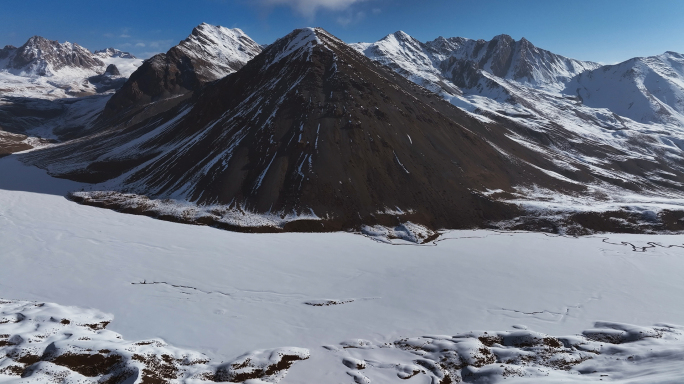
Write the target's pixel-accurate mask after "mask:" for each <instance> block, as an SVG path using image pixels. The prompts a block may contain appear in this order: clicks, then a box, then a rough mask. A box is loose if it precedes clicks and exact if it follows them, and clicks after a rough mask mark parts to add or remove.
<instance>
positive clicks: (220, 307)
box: [0, 156, 684, 383]
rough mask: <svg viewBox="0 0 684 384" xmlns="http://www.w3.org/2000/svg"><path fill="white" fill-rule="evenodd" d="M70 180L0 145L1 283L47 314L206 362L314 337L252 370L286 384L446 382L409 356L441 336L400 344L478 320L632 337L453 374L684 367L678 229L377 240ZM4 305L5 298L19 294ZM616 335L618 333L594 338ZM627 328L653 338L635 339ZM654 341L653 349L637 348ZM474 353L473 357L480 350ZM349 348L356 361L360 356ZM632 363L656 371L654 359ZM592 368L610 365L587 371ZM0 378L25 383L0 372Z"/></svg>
mask: <svg viewBox="0 0 684 384" xmlns="http://www.w3.org/2000/svg"><path fill="white" fill-rule="evenodd" d="M80 188H81V186H80V185H79V184H77V183H74V182H70V181H67V180H60V179H53V178H51V177H49V176H47V175H46V174H45V172H44V171H42V170H39V169H36V168H32V167H26V166H24V165H22V164H21V163H19V162H18V161H17V160H16V158H15V157H13V156H9V157H5V158H2V159H0V266H1V267H0V298H2V299H5V300H25V301H37V302H40V303H43V302H45V303H56V304H58V306H54V307H53V306H47V307H46V309H45V310H46V311H47V310H52V311H57V312H59V311H62V312H63V311H67V312H68V311H71V310H73V311H76V312H77V309H68V310H66V309H64V308H61V307H60V306H75V307H79V308H83V309H84V310H85V309H88V308H92V309H93V310H97V311H101V312H103V313H104V314H102V315H101V317H103V318H105V317H107V318H109V317H112V318H113V321H112V322H111V324H109V325H108V326H107V330H110V331H113V332H112V334H114V332H116V333H117V334H120V335H121V336H122V337H123V339H126V340H146V339H151V338H160V339H163V341H164V342H165V343H168V345H171V346H173V347H176V348H182V349H187V350H193V351H197V352H198V353H203V354H206V356H207V358H209V359H212V360H215V361H217V362H220V361H233V360H234V359H235V358H237V357H238V356H240V355H242V354H244V353H246V352H249V351H257V350H264V349H266V350H270V349H274V348H280V347H298V348H301V349H307V350H308V351H310V357H309V358H308V360H306V361H302V362H296V363H294V364H293V365H292V368H291V369H290V370H289V372H288V373H287V375H285V374H281V375H280V376H278V377H275V376H274V377H271V378H265V379H264V380H266V381H268V380H271V381H278V380H281V379H282V381H281V382H283V383H306V382H319V383H323V382H326V383H338V382H339V383H354V382H357V383H362V382H373V383H376V382H377V383H384V382H404V381H403V380H402V378H403V377H402V375H404V376H408V377H409V379H408V382H409V383H429V382H431V381H432V382H438V381H434V380H437V379H441V380H442V382H443V383H446V381H444V373H443V372H442V373H441V376H440V372H439V369H432V370H430V369H428V368H426V366H427V365H429V364H427V363H425V364H423V365H421V364H417V363H416V361H417V360H416V359H417V358H419V357H420V358H421V359H427V360H430V359H432V360H430V361H440V359H442V358H443V357H444V356H442V355H439V356H436V355H435V356H433V355H434V354H435V353H437V352H439V348H438V349H435V351H431V350H422V351H423V352H420V351H421V349H420V348H422V347H415V346H414V347H411V348H409V347H406V345H408V344H406V345H404V344H401V343H399V341H400V340H404V339H408V341H406V342H404V343H409V344H410V343H418V344H419V345H421V346H425V345H427V344H430V343H432V342H434V340H438V341H439V343H447V344H449V343H451V344H454V345H456V344H458V345H459V347H458V348H460V349H459V351H461V350H463V348H466V347H467V348H471V349H472V350H475V351H477V350H479V349H481V345H480V344H477V343H478V342H481V340H480V339H478V337H480V336H482V334H478V335H480V336H477V335H475V336H473V335H470V336H463V337H462V338H468V337H470V338H469V339H468V340H471V341H473V342H474V343H476V344H477V345H475V344H473V345H474V346H473V345H470V344H468V345H470V346H468V345H466V344H467V343H466V344H463V345H461V344H459V343H457V342H455V341H454V340H452V339H450V338H451V337H452V336H453V335H461V334H466V333H468V332H470V331H478V330H480V331H489V332H490V333H488V335H491V334H494V333H496V332H504V333H505V332H508V333H505V334H504V333H501V334H500V335H498V336H496V337H501V339H496V340H494V342H493V346H491V345H490V346H488V345H487V343H484V342H483V343H484V344H482V345H485V346H487V348H490V349H492V351H493V352H492V353H493V354H494V355H496V358H497V359H499V352H497V351H498V350H497V349H496V348H498V347H497V346H499V345H500V346H501V348H500V349H501V350H504V349H505V348H513V349H516V348H517V349H516V350H521V348H528V349H529V348H532V346H530V345H526V344H525V343H523V344H521V345H517V344H516V343H515V342H513V343H512V344H511V343H508V344H510V345H504V344H506V343H507V342H504V341H505V337H509V336H510V333H511V332H523V333H524V331H525V330H527V336H525V337H531V336H530V335H532V334H534V333H533V332H529V331H534V332H538V333H540V334H546V335H552V336H555V337H561V336H573V335H575V336H576V335H581V334H582V332H583V331H586V330H590V329H595V328H598V329H609V330H613V331H614V332H613V331H610V332H608V331H606V332H595V333H591V332H592V331H588V332H585V333H584V336H576V337H578V338H579V337H589V339H591V340H593V342H594V343H595V344H596V345H594V346H591V345H593V344H592V343H589V344H587V345H590V346H591V348H607V347H606V346H607V345H608V346H611V348H618V349H619V348H623V349H624V348H628V347H629V348H632V349H629V350H623V349H620V350H618V349H613V350H608V349H606V350H602V353H601V354H600V355H599V354H596V356H595V358H592V359H590V360H589V359H587V360H586V361H584V362H581V363H578V364H573V365H572V367H571V368H568V369H570V370H569V371H567V370H564V369H561V370H558V369H555V368H554V369H552V368H548V369H546V368H542V369H541V371H540V372H542V371H543V370H544V369H546V371H548V372H546V374H539V375H541V376H539V377H536V376H531V375H532V373H530V372H527V371H525V370H524V369H523V370H522V371H520V370H519V371H516V372H518V373H511V374H509V375H508V376H506V375H505V374H503V373H502V372H504V371H505V369H508V366H509V365H510V366H511V367H512V368H511V369H512V370H514V369H518V368H516V367H520V366H521V364H517V365H516V364H515V363H513V360H511V363H510V364H509V363H506V364H508V365H506V366H504V365H500V364H498V363H497V364H493V365H492V364H490V365H492V367H493V366H495V367H496V369H498V370H497V371H496V372H494V371H493V370H492V369H494V368H491V367H490V368H491V369H489V368H487V366H484V368H483V367H482V366H481V367H477V365H478V364H477V363H473V364H470V368H462V369H461V373H463V372H466V371H467V372H470V371H468V370H471V371H477V372H480V373H479V376H477V375H474V376H471V377H470V379H468V377H466V376H463V377H462V378H456V377H454V378H453V379H452V380H454V381H455V382H456V381H457V380H456V379H463V380H465V381H475V382H478V380H480V381H482V382H497V381H499V380H502V381H503V380H504V379H505V380H506V382H541V381H540V380H549V382H556V380H557V381H558V382H568V381H564V380H572V381H573V382H574V380H578V382H587V381H595V380H599V379H604V380H612V381H619V382H663V383H665V382H678V381H677V379H678V378H679V379H680V380H681V378H682V377H684V364H682V359H684V342H682V341H681V340H682V339H684V336H682V335H681V331H682V329H681V328H678V327H677V326H675V325H677V324H679V325H684V279H682V276H684V236H681V235H626V234H610V235H597V236H589V237H582V238H571V237H560V236H554V235H546V234H541V233H500V232H495V231H486V230H468V231H449V232H446V233H444V234H443V236H442V237H441V238H440V241H438V242H437V243H436V245H422V246H417V245H409V244H408V243H407V244H406V245H388V244H382V243H379V242H375V241H373V240H370V239H368V238H365V237H363V236H360V235H357V234H352V233H324V234H307V233H288V234H244V233H235V232H228V231H222V230H218V229H214V228H210V227H201V226H190V225H184V224H176V223H170V222H164V221H159V220H155V219H152V218H148V217H144V216H134V215H126V214H121V213H117V212H114V211H110V210H105V209H99V208H94V207H89V206H82V205H78V204H75V203H73V202H70V201H68V200H67V199H66V198H64V194H65V193H66V192H67V191H70V190H79V189H80ZM7 305H9V304H7ZM12 305H14V307H12V308H15V309H12V311H15V312H16V311H19V310H23V309H21V308H24V307H21V305H19V306H18V307H17V305H18V304H16V302H15V304H12ZM57 307H60V308H61V309H55V308H57ZM7 308H9V307H7ZM16 308H20V309H16ZM50 308H52V309H50ZM2 310H9V309H6V308H3V307H2V306H1V305H0V317H1V316H2V315H6V314H7V313H9V312H7V313H5V312H2ZM26 310H27V311H28V309H26ZM32 311H33V310H32ZM10 312H11V311H10ZM62 312H60V313H62ZM27 313H28V312H27ZM31 313H33V312H31ZM46 313H47V312H46ZM74 313H75V312H74ZM79 313H80V312H79ZM98 313H99V312H98ZM7 316H9V315H7ZM32 316H33V315H32ZM36 316H38V315H36ZM41 316H42V315H41ZM74 316H77V315H74ZM78 316H81V315H78ZM83 316H85V315H83ZM94 316H95V315H94ZM98 316H99V315H98ZM95 317H97V316H95ZM38 318H39V317H36V319H38ZM27 319H29V320H30V319H33V317H30V316H29V317H27ZM27 321H28V320H27ZM31 321H33V320H31ZM36 321H38V320H36ZM597 322H606V323H603V324H596V323H597ZM0 323H1V322H0ZM8 324H10V325H11V324H13V323H11V322H10V323H8ZM16 324H21V323H20V322H17V323H16ZM625 324H633V325H637V326H643V327H646V328H643V329H642V328H629V327H628V326H626V325H625ZM656 324H659V325H657V326H656ZM663 324H665V325H663ZM654 326H655V328H654ZM2 327H3V324H0V334H2V333H5V332H3V330H2ZM635 329H637V331H635ZM654 329H655V330H654ZM8 332H9V331H8ZM12 332H14V331H12ZM17 332H19V331H17ZM22 332H24V331H22ZM611 332H613V333H614V334H615V335H617V336H615V337H617V339H610V338H608V339H606V337H608V336H610V335H611V334H612V333H611ZM635 332H636V333H635ZM639 332H641V335H642V336H643V335H645V334H646V335H648V336H647V337H646V338H644V337H632V336H630V335H633V334H636V335H638V334H639ZM649 332H651V333H649ZM658 332H660V334H658ZM8 334H9V333H8ZM426 335H451V336H438V337H436V338H432V339H430V340H433V341H432V342H430V343H427V342H425V340H423V339H411V338H420V337H422V336H426ZM507 335H508V336H507ZM591 335H594V336H591ZM595 335H599V336H595ZM606 335H608V336H606ZM102 337H104V338H105V339H106V335H105V336H102ZM473 337H474V338H473ZM620 338H622V339H620ZM359 339H361V341H360V340H359ZM411 340H412V341H411ZM421 340H423V341H421ZM477 340H480V341H477ZM502 340H503V341H502ZM506 340H507V339H506ZM616 340H617V341H619V342H616ZM468 342H470V341H468ZM585 342H586V340H585ZM628 342H629V343H628ZM340 343H346V344H340ZM354 343H356V344H354ZM502 343H503V344H502ZM568 343H569V342H568ZM630 343H632V344H630ZM640 343H641V344H640ZM400 344H401V345H402V346H403V347H402V348H399V346H400ZM451 344H449V345H451ZM471 344H472V343H471ZM489 344H492V343H489ZM532 344H534V343H532ZM383 345H385V346H386V345H392V346H393V347H392V348H380V346H383ZM411 345H413V344H411ZM568 345H569V344H567V343H566V345H565V347H568ZM599 345H600V346H601V347H599ZM0 346H2V340H0ZM324 346H327V348H324ZM344 346H347V347H350V346H351V347H353V348H343V347H344ZM547 347H548V346H547ZM160 348H161V347H160ZM440 348H441V349H445V350H449V348H442V347H440ZM458 348H457V349H458ZM467 348H466V349H467ZM473 348H474V349H473ZM587 348H589V347H586V348H585V349H587ZM653 348H656V349H659V351H661V352H662V353H660V352H659V353H660V355H658V356H660V357H658V358H654V357H653V355H648V353H652V352H646V351H648V350H653ZM297 351H300V352H301V350H297ZM625 351H627V352H625ZM509 352H510V351H509ZM509 352H506V353H509ZM528 352H529V351H528ZM532 352H534V351H532ZM532 352H531V353H532ZM566 352H567V351H566ZM5 353H6V352H5ZM298 353H299V352H298ZM301 353H303V352H301ZM458 353H460V354H461V356H463V355H464V353H465V354H466V355H467V352H463V353H462V352H458ZM482 353H484V352H482ZM500 353H502V354H503V353H504V352H500ZM534 353H537V352H534ZM559 353H560V352H559ZM578 353H579V352H578ZM630 353H631V354H632V356H637V357H638V356H641V357H640V358H641V359H642V360H639V359H637V360H639V361H642V364H646V365H641V366H639V367H640V368H639V369H638V370H637V369H636V368H634V369H632V368H630V367H632V366H631V365H630V366H622V365H620V364H618V363H617V362H616V361H617V360H615V359H618V360H620V359H619V358H618V357H619V356H622V357H623V359H622V360H625V361H626V359H627V358H628V355H629V354H630ZM623 354H624V356H623ZM494 355H492V356H494ZM646 355H648V358H650V359H652V360H647V356H646ZM421 356H422V357H421ZM483 356H484V357H483V358H484V359H485V361H486V360H487V356H488V355H487V353H484V355H483ZM606 356H618V357H615V358H612V359H610V358H608V357H606ZM448 358H449V357H448V356H446V357H444V359H442V360H444V361H447V360H448ZM461 359H462V360H463V357H461ZM601 359H603V360H601ZM653 359H655V360H653ZM0 360H2V352H1V351H0ZM5 360H7V359H5ZM257 360H258V359H257V358H256V357H255V358H254V361H257ZM523 360H524V359H523ZM609 360H610V361H609ZM622 360H620V361H622ZM632 360H634V358H633V359H632ZM497 361H498V360H497ZM350 362H362V363H363V365H364V367H365V369H360V368H361V366H360V365H361V363H358V365H355V364H356V363H353V364H352V363H350ZM630 363H632V364H637V363H633V362H630ZM2 364H3V363H0V369H1V368H2V367H3V365H2ZM416 364H417V365H416ZM540 364H541V363H540ZM592 364H593V365H592ZM611 364H612V365H611ZM658 364H660V365H658ZM485 365H486V364H485ZM523 365H524V364H523ZM542 365H543V364H541V365H540V366H542ZM644 366H648V367H660V368H659V369H657V370H653V372H651V371H649V370H645V369H643V367H644ZM350 367H351V368H350ZM415 367H418V368H415ZM583 367H584V368H586V367H594V368H591V369H589V368H587V369H589V370H587V369H585V371H586V372H585V371H582V369H584V368H583ZM415 369H419V370H420V369H422V370H424V371H426V372H425V373H423V372H418V373H414V372H415ZM487 369H489V371H487ZM521 369H522V368H521ZM630 369H632V370H630ZM594 370H595V371H597V372H596V373H593V372H591V371H594ZM602 370H603V371H605V372H607V373H605V374H606V375H608V376H603V377H602V376H600V375H599V374H600V373H601V372H603V371H602ZM402 372H403V373H402ZM467 372H466V373H467ZM511 372H513V371H511ZM521 372H522V373H521ZM521 375H522V377H520V376H521ZM640 375H646V376H643V377H642V376H640ZM649 375H650V376H649ZM283 377H284V379H283ZM452 377H453V376H452ZM645 377H647V378H648V379H645ZM4 380H10V381H11V380H24V381H22V382H27V381H26V379H20V378H19V377H18V376H7V375H3V374H1V373H0V381H4ZM74 380H76V379H74ZM188 380H190V381H191V382H194V381H192V380H195V379H188ZM366 380H367V381H366ZM630 380H635V381H630ZM639 380H641V381H639ZM544 382H546V381H544Z"/></svg>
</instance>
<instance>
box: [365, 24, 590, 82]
mask: <svg viewBox="0 0 684 384" xmlns="http://www.w3.org/2000/svg"><path fill="white" fill-rule="evenodd" d="M352 46H353V47H355V48H356V49H358V50H359V51H361V52H363V53H364V54H365V55H366V56H367V57H369V58H371V59H373V60H376V61H378V62H380V63H382V64H384V65H388V66H390V67H391V68H392V69H394V70H395V71H397V72H398V73H400V74H402V75H403V76H404V77H406V78H408V79H410V80H412V81H413V82H415V83H417V84H419V85H421V86H424V87H426V88H428V89H430V90H432V91H433V92H434V91H437V92H444V93H445V94H446V95H461V94H462V92H461V91H460V90H459V88H474V87H476V86H477V85H478V82H479V81H480V80H482V75H481V74H480V73H479V71H483V72H487V73H489V74H492V75H494V76H496V77H498V78H501V79H505V80H514V81H516V82H519V83H522V84H525V85H530V86H534V87H537V88H545V89H546V88H549V89H562V88H563V86H564V84H565V83H566V82H567V81H568V80H570V79H571V78H572V77H574V76H576V75H577V74H579V73H581V72H583V71H586V70H591V69H595V68H598V67H599V66H600V65H599V64H597V63H593V62H586V61H579V60H574V59H569V58H566V57H563V56H560V55H556V54H554V53H552V52H549V51H547V50H544V49H540V48H537V47H535V46H534V45H533V44H532V43H530V42H529V41H528V40H526V39H525V38H522V39H521V40H519V41H515V40H513V38H511V37H510V36H508V35H499V36H496V37H494V38H493V39H492V40H490V41H486V40H471V39H466V38H462V37H452V38H448V39H447V38H444V37H439V38H437V39H435V40H433V41H430V42H427V43H422V42H420V41H418V40H417V39H415V38H413V37H411V36H409V35H408V34H406V33H405V32H403V31H398V32H395V33H393V34H390V35H387V36H386V37H385V38H383V39H381V40H379V41H377V42H375V43H357V44H352Z"/></svg>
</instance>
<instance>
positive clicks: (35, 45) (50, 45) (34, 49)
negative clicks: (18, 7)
mask: <svg viewBox="0 0 684 384" xmlns="http://www.w3.org/2000/svg"><path fill="white" fill-rule="evenodd" d="M6 48H7V47H5V49H6ZM3 50H4V49H3ZM7 57H8V58H10V61H9V63H8V68H10V69H16V70H24V71H25V72H27V73H32V74H35V75H39V76H46V75H51V74H52V71H57V70H59V69H62V68H64V67H75V68H83V69H95V68H99V67H102V66H104V63H103V62H102V61H100V60H99V59H97V58H95V57H93V55H92V53H91V52H90V51H88V50H87V49H85V48H83V47H81V46H80V45H78V44H72V43H64V44H60V43H59V42H57V41H51V40H48V39H46V38H44V37H40V36H34V37H31V38H30V39H29V40H28V41H27V42H26V43H25V44H24V45H22V46H21V47H19V48H17V49H16V50H14V51H13V52H11V53H9V54H7Z"/></svg>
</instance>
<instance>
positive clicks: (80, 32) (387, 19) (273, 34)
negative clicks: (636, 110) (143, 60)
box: [0, 0, 684, 63]
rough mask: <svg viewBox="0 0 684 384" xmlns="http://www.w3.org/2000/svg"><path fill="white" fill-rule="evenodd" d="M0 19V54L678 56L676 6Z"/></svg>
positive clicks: (189, 6) (514, 2) (110, 7)
mask: <svg viewBox="0 0 684 384" xmlns="http://www.w3.org/2000/svg"><path fill="white" fill-rule="evenodd" d="M3 3H4V4H2V12H0V46H4V45H5V44H12V45H16V46H19V45H21V44H23V43H24V42H25V41H26V40H27V39H28V38H29V37H31V36H33V35H41V36H44V37H47V38H49V39H51V40H59V41H60V42H63V41H71V42H76V43H79V44H81V45H83V46H84V47H86V48H89V49H91V50H95V49H101V48H105V47H110V46H112V47H115V48H120V49H123V50H127V51H130V52H132V53H134V54H136V55H138V56H140V57H149V56H150V55H152V54H154V53H157V52H165V51H166V50H167V49H168V48H170V47H171V46H173V45H175V44H177V43H178V42H179V41H180V40H182V39H184V38H185V37H186V36H187V35H188V34H189V33H190V31H191V30H192V28H193V27H194V26H196V25H197V24H200V23H201V22H207V23H210V24H215V25H222V26H225V27H231V28H232V27H239V28H241V29H242V30H244V31H245V32H246V33H247V34H248V35H249V36H251V37H252V38H253V39H254V40H256V41H257V42H259V43H262V44H263V43H271V42H273V41H274V40H276V39H277V38H279V37H281V36H284V35H285V34H287V33H288V32H290V31H292V30H293V29H296V28H300V27H305V26H319V27H323V28H325V29H327V30H328V31H330V32H331V33H333V34H335V35H336V36H338V37H339V38H341V39H342V40H345V41H347V42H358V41H376V40H378V39H380V38H382V37H383V36H385V35H387V34H389V33H392V32H395V31H397V30H403V31H405V32H407V33H408V34H410V35H412V36H414V37H416V38H418V39H419V40H421V41H427V40H432V39H434V38H436V37H438V36H440V35H441V36H445V37H450V36H462V37H469V38H474V39H487V40H488V39H491V38H492V37H493V36H495V35H498V34H502V33H505V34H508V35H511V36H512V37H513V38H515V39H516V40H517V39H520V38H521V37H525V38H527V39H528V40H530V41H531V42H532V43H534V44H535V45H537V46H538V47H541V48H545V49H548V50H550V51H553V52H555V53H559V54H562V55H565V56H569V57H572V58H577V59H581V60H593V61H599V62H603V63H615V62H619V61H623V60H626V59H629V58H631V57H634V56H648V55H655V54H659V53H663V52H665V51H668V50H670V51H676V52H680V53H684V0H574V1H571V0H564V1H561V0H479V1H475V0H422V1H418V0H413V1H411V0H193V1H187V0H165V1H162V0H110V1H106V0H60V1H54V0H21V1H11V2H9V1H7V2H3Z"/></svg>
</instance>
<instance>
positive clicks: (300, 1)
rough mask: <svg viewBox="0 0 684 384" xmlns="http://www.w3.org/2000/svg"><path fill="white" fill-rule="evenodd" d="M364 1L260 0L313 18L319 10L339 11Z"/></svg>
mask: <svg viewBox="0 0 684 384" xmlns="http://www.w3.org/2000/svg"><path fill="white" fill-rule="evenodd" d="M362 1H366V0H261V2H262V3H263V4H265V5H287V6H290V7H292V8H294V9H295V10H296V11H297V12H299V13H300V14H302V15H304V16H307V17H313V16H314V15H315V14H316V11H318V10H319V9H328V10H333V11H340V10H344V9H347V8H349V7H350V6H351V5H352V4H355V3H360V2H362Z"/></svg>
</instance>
